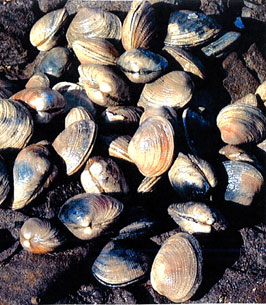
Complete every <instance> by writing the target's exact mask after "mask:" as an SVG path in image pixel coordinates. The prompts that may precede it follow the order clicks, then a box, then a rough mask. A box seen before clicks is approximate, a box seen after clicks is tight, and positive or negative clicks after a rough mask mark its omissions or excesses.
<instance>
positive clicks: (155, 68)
mask: <svg viewBox="0 0 266 305" xmlns="http://www.w3.org/2000/svg"><path fill="white" fill-rule="evenodd" d="M117 65H118V66H119V67H120V69H121V70H122V71H123V72H124V73H125V75H126V76H127V78H128V79H129V80H130V81H131V82H133V83H148V82H151V81H153V80H154V79H156V78H157V77H159V76H160V75H161V74H162V72H163V71H164V70H165V69H166V68H167V66H168V62H167V60H166V59H165V58H164V57H162V56H160V55H158V54H155V53H153V52H151V51H149V50H145V49H143V48H136V49H131V50H129V51H126V52H125V53H123V54H122V55H121V56H120V57H119V58H118V60H117Z"/></svg>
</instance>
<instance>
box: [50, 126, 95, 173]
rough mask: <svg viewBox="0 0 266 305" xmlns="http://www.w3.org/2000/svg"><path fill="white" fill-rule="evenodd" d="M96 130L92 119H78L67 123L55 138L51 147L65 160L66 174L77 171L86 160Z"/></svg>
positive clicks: (92, 144) (93, 141)
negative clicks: (69, 123)
mask: <svg viewBox="0 0 266 305" xmlns="http://www.w3.org/2000/svg"><path fill="white" fill-rule="evenodd" d="M97 131H98V128H97V125H96V124H95V123H94V121H93V120H80V121H77V122H74V123H72V124H71V125H69V126H68V127H67V128H65V129H64V130H63V131H62V132H61V133H60V134H59V135H58V136H57V137H56V138H55V140H54V142H53V147H54V149H55V151H56V152H57V153H58V155H59V156H61V157H62V159H63V160H64V161H65V164H66V172H67V175H69V176H70V175H72V174H74V173H75V172H77V171H78V170H79V169H80V168H81V167H82V166H83V164H84V163H85V162H86V161H87V159H88V157H89V155H90V153H91V151H92V149H93V146H94V143H95V140H96V136H97Z"/></svg>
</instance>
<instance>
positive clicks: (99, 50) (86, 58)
mask: <svg viewBox="0 0 266 305" xmlns="http://www.w3.org/2000/svg"><path fill="white" fill-rule="evenodd" d="M72 47H73V50H74V52H75V54H76V56H77V58H78V60H79V61H80V63H81V64H82V65H86V64H100V65H115V64H116V60H117V58H118V57H119V55H120V54H119V52H118V51H117V49H116V48H115V47H114V45H113V44H112V43H111V42H109V41H108V40H107V39H104V38H99V37H94V38H83V39H80V40H75V41H74V42H73V45H72Z"/></svg>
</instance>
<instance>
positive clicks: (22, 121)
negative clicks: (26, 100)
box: [0, 99, 33, 150]
mask: <svg viewBox="0 0 266 305" xmlns="http://www.w3.org/2000/svg"><path fill="white" fill-rule="evenodd" d="M32 134H33V120H32V116H31V114H30V112H29V111H28V109H27V108H26V107H25V106H24V105H23V104H22V103H21V102H19V101H12V100H6V99H0V150H7V149H11V150H12V149H21V148H23V147H25V146H26V145H27V143H28V142H29V140H30V139H31V137H32Z"/></svg>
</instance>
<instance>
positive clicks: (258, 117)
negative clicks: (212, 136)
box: [216, 104, 266, 145]
mask: <svg viewBox="0 0 266 305" xmlns="http://www.w3.org/2000/svg"><path fill="white" fill-rule="evenodd" d="M216 122H217V126H218V128H219V129H220V132H221V138H222V140H223V141H224V142H225V143H227V144H231V145H239V144H246V143H256V144H257V143H259V142H261V141H262V140H264V138H265V136H266V120H265V116H264V114H263V113H262V111H261V110H260V109H259V108H257V107H255V106H251V105H247V104H232V105H228V106H226V107H224V108H223V109H222V110H221V111H220V112H219V114H218V116H217V119H216Z"/></svg>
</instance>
